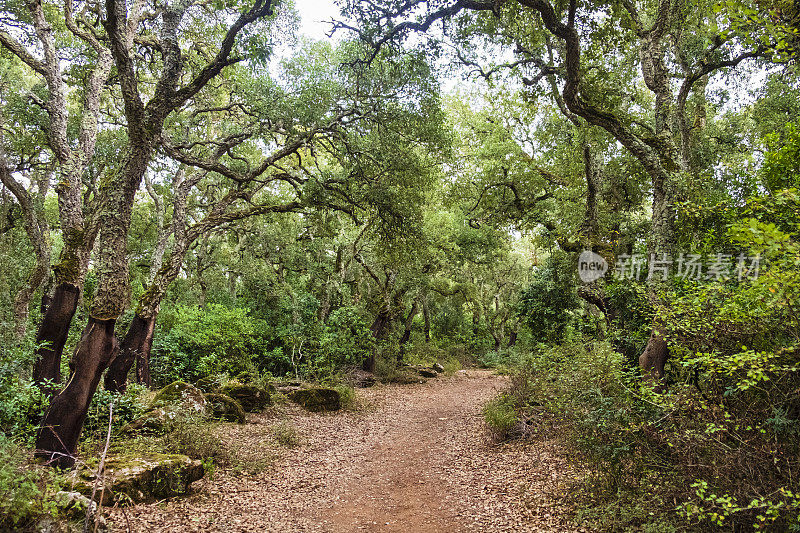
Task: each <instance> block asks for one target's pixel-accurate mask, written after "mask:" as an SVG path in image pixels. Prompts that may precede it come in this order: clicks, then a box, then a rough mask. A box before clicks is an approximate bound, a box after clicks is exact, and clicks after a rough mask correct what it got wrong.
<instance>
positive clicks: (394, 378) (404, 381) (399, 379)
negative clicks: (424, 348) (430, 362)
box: [384, 370, 425, 385]
mask: <svg viewBox="0 0 800 533" xmlns="http://www.w3.org/2000/svg"><path fill="white" fill-rule="evenodd" d="M384 381H385V382H386V383H395V384H397V385H412V384H414V383H423V382H424V381H425V380H424V379H421V378H420V376H419V374H418V373H417V372H412V371H409V370H396V371H394V372H392V373H391V374H390V375H389V376H388V377H386V378H385V379H384Z"/></svg>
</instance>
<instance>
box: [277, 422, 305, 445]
mask: <svg viewBox="0 0 800 533" xmlns="http://www.w3.org/2000/svg"><path fill="white" fill-rule="evenodd" d="M271 430H272V437H273V438H274V439H275V442H277V443H278V444H280V445H281V446H284V447H286V448H296V447H298V446H300V434H299V433H298V432H297V429H296V428H295V427H294V426H292V425H290V424H289V423H288V422H286V421H283V422H280V423H278V424H275V425H274V426H272V428H271Z"/></svg>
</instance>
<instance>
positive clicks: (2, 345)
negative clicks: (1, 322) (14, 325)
mask: <svg viewBox="0 0 800 533" xmlns="http://www.w3.org/2000/svg"><path fill="white" fill-rule="evenodd" d="M9 331H12V329H11V328H10V327H9ZM0 341H2V342H0V431H2V433H3V434H4V435H7V436H10V437H13V439H14V440H15V441H17V442H19V443H21V444H33V441H34V440H35V438H36V433H37V431H38V428H39V423H40V422H41V420H42V417H43V416H44V411H45V409H46V408H47V405H48V403H49V398H48V397H47V395H46V394H44V393H42V392H41V390H40V389H39V387H37V386H36V385H34V383H33V382H32V381H31V379H30V375H31V368H32V366H33V361H34V357H35V352H34V345H33V342H32V341H31V340H30V339H27V340H26V341H25V342H23V343H22V344H18V343H17V342H16V341H12V340H2V339H0Z"/></svg>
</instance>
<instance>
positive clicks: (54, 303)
mask: <svg viewBox="0 0 800 533" xmlns="http://www.w3.org/2000/svg"><path fill="white" fill-rule="evenodd" d="M80 293H81V291H80V289H79V288H78V287H76V286H75V285H72V284H70V283H60V284H58V285H57V286H56V288H55V291H54V292H53V297H52V299H51V300H50V303H49V305H48V307H47V312H46V313H45V315H44V317H43V318H42V323H41V324H40V325H39V330H38V332H37V334H36V344H37V345H38V346H39V348H37V349H36V355H37V358H36V362H35V363H34V365H33V380H34V382H36V383H37V384H41V383H43V382H44V381H45V380H50V381H53V382H55V383H58V382H60V381H61V352H63V351H64V344H66V342H67V335H68V334H69V326H70V324H71V323H72V317H73V316H74V315H75V310H76V309H77V308H78V301H79V299H80Z"/></svg>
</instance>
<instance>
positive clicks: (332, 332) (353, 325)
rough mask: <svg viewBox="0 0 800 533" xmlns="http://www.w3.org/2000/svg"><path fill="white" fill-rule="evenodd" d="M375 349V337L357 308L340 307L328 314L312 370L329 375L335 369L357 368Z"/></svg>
mask: <svg viewBox="0 0 800 533" xmlns="http://www.w3.org/2000/svg"><path fill="white" fill-rule="evenodd" d="M374 350H376V345H375V337H374V336H373V335H372V332H371V331H370V329H369V326H368V325H367V322H366V321H365V320H364V319H363V318H362V316H361V315H360V313H359V311H358V309H356V308H353V307H342V308H339V309H337V310H335V311H333V312H332V313H331V316H330V317H329V319H328V323H327V324H326V325H325V330H324V332H323V334H322V338H321V339H320V350H319V354H318V355H317V356H316V357H315V359H314V361H313V363H312V365H313V367H312V368H313V369H314V371H315V372H317V373H319V374H321V375H329V374H332V373H333V372H335V371H336V370H337V369H341V368H346V367H359V366H361V364H362V363H363V362H364V359H366V358H367V357H369V356H370V355H371V354H372V353H373V351H374Z"/></svg>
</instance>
